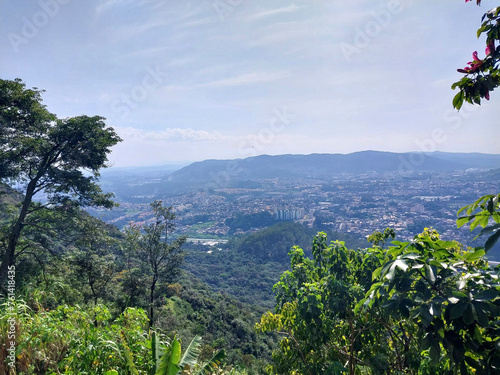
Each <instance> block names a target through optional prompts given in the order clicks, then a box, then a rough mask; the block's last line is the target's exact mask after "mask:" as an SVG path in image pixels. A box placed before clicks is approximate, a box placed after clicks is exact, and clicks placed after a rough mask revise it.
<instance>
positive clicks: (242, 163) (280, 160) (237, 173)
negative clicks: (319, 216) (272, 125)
mask: <svg viewBox="0 0 500 375" xmlns="http://www.w3.org/2000/svg"><path fill="white" fill-rule="evenodd" d="M498 166H500V155H492V154H479V153H474V154H465V153H443V152H435V153H430V154H423V153H392V152H379V151H362V152H355V153H351V154H311V155H276V156H270V155H260V156H255V157H250V158H246V159H235V160H205V161H202V162H197V163H193V164H190V165H188V166H186V167H184V168H182V169H180V170H178V171H176V172H174V173H173V174H171V175H170V176H169V178H168V181H170V182H202V181H206V182H208V181H211V180H217V179H220V180H227V179H228V178H229V177H230V178H231V179H236V180H238V179H258V178H277V177H315V176H327V175H334V174H339V173H365V172H378V173H386V172H408V171H452V170H464V169H467V168H484V169H490V168H498Z"/></svg>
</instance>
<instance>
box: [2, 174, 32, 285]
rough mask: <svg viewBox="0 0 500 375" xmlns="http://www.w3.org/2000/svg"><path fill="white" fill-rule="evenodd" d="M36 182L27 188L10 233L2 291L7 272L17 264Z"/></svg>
mask: <svg viewBox="0 0 500 375" xmlns="http://www.w3.org/2000/svg"><path fill="white" fill-rule="evenodd" d="M36 183H37V181H36V180H31V181H30V183H29V184H28V187H27V188H26V195H25V196H24V200H23V204H22V207H21V211H20V212H19V216H18V218H17V220H16V222H15V223H14V225H12V227H11V229H10V233H9V242H8V245H7V249H6V251H5V254H4V256H3V259H2V264H1V265H0V290H3V289H4V287H5V285H4V284H5V281H6V280H7V271H8V269H9V266H12V265H14V264H15V258H16V256H15V255H16V247H17V243H18V242H19V237H20V236H21V231H22V230H23V227H24V221H25V219H26V216H27V215H28V210H29V207H30V204H31V200H32V199H33V195H34V192H35V187H36Z"/></svg>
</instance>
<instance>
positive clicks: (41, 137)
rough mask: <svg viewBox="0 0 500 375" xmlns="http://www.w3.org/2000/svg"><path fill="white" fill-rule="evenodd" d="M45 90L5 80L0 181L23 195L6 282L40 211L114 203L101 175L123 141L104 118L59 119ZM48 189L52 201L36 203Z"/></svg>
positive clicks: (10, 239) (0, 267)
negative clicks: (23, 237) (101, 182)
mask: <svg viewBox="0 0 500 375" xmlns="http://www.w3.org/2000/svg"><path fill="white" fill-rule="evenodd" d="M41 93H42V91H41V90H38V89H36V88H34V89H31V90H29V89H26V86H25V84H24V83H23V82H22V81H21V80H20V79H16V80H14V81H7V80H0V126H1V128H0V140H1V142H0V182H7V183H10V184H11V185H15V186H16V187H17V188H18V190H20V191H21V192H22V194H23V200H22V202H21V204H20V208H19V210H18V212H17V213H16V214H15V215H14V216H13V219H12V222H11V224H10V226H9V228H8V230H7V231H6V232H5V233H6V234H5V236H6V238H5V241H2V242H3V243H5V246H4V247H3V248H2V261H1V264H0V283H1V284H2V285H3V284H4V283H3V281H4V280H5V278H6V277H7V270H8V267H9V266H11V265H13V264H15V261H16V255H17V253H16V252H17V251H18V249H17V247H18V243H19V240H20V237H21V233H22V232H23V229H24V228H26V227H29V226H33V225H36V224H37V222H36V220H34V218H35V216H36V215H37V214H38V213H39V212H40V211H47V210H48V211H52V210H57V209H59V211H61V210H60V209H61V208H64V211H66V212H68V213H70V212H71V210H72V209H74V208H77V207H81V206H101V207H106V208H111V207H112V206H113V202H112V200H111V198H112V194H106V193H103V191H102V190H101V188H100V187H99V185H98V184H97V179H98V177H99V170H100V169H101V168H105V167H107V164H106V163H107V155H108V153H109V152H110V148H111V147H112V146H113V145H115V144H116V143H118V142H120V141H121V139H120V138H119V137H118V135H117V134H116V133H115V131H114V129H113V128H111V127H106V124H105V122H104V120H105V119H104V118H103V117H100V116H94V117H88V116H77V117H71V118H66V119H57V118H56V116H55V115H53V114H51V113H50V112H48V111H47V109H46V108H45V106H44V105H42V99H41ZM42 192H43V193H44V194H45V196H46V202H45V203H44V204H42V203H40V202H34V197H35V196H36V195H37V194H39V193H42Z"/></svg>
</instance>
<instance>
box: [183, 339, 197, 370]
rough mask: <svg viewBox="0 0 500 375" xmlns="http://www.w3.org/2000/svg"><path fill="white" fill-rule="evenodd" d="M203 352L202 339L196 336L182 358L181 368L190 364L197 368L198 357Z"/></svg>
mask: <svg viewBox="0 0 500 375" xmlns="http://www.w3.org/2000/svg"><path fill="white" fill-rule="evenodd" d="M200 351H201V337H200V336H198V335H196V336H194V337H193V339H192V340H191V342H190V343H189V345H188V347H187V348H186V350H185V351H184V354H183V356H182V358H181V359H180V361H179V366H181V368H182V367H184V365H186V364H188V365H190V366H192V367H194V366H196V364H197V363H198V356H199V355H200Z"/></svg>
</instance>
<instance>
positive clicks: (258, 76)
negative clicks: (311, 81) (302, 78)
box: [195, 72, 291, 87]
mask: <svg viewBox="0 0 500 375" xmlns="http://www.w3.org/2000/svg"><path fill="white" fill-rule="evenodd" d="M290 76H291V74H290V73H288V72H256V73H247V74H241V75H238V76H234V77H230V78H223V79H218V80H215V81H211V82H206V83H201V84H199V85H195V87H229V86H242V85H251V84H254V83H261V82H272V81H276V80H280V79H283V78H288V77H290Z"/></svg>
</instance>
